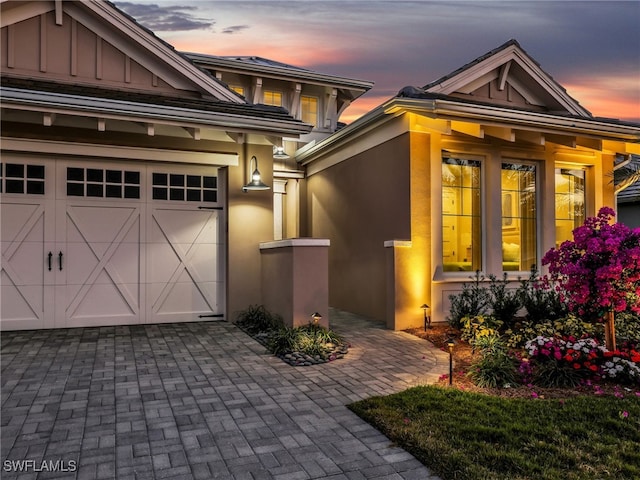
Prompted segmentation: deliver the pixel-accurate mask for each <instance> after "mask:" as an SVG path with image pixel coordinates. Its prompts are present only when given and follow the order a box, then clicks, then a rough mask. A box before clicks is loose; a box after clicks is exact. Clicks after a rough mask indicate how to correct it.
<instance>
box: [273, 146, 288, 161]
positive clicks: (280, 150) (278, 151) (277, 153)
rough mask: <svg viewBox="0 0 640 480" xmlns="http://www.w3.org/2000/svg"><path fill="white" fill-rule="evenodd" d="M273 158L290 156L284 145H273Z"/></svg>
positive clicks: (279, 158)
mask: <svg viewBox="0 0 640 480" xmlns="http://www.w3.org/2000/svg"><path fill="white" fill-rule="evenodd" d="M273 158H275V159H276V160H286V159H287V158H289V155H287V154H286V153H285V151H284V147H276V146H274V147H273Z"/></svg>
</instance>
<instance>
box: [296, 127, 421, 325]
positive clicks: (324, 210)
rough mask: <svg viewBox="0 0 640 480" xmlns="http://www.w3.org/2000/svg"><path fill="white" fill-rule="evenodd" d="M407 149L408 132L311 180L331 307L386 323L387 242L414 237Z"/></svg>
mask: <svg viewBox="0 0 640 480" xmlns="http://www.w3.org/2000/svg"><path fill="white" fill-rule="evenodd" d="M409 150H410V141H409V135H408V134H405V135H402V136H400V137H397V138H395V139H393V140H390V141H388V142H385V143H383V144H381V145H378V146H376V147H374V148H371V149H369V150H366V151H364V152H362V153H360V154H358V155H356V156H354V157H352V158H350V159H349V161H346V162H342V163H339V164H337V165H334V166H332V167H330V168H328V169H326V170H323V171H321V172H319V173H317V174H315V175H312V176H311V177H310V178H309V179H308V181H307V212H306V214H307V215H306V219H307V225H308V232H309V234H310V235H311V236H313V237H316V238H328V239H330V240H331V247H330V248H329V302H330V304H331V305H332V306H333V307H337V308H341V309H344V310H348V311H353V312H358V313H361V314H363V315H367V316H369V317H372V318H375V319H378V320H381V321H382V320H385V309H386V301H385V295H386V293H385V292H386V282H385V276H386V274H385V250H384V242H385V241H387V240H393V239H404V240H408V239H409V238H410V235H411V222H410V211H411V210H410V186H409V185H410V183H409V161H410V160H409V159H410V155H409Z"/></svg>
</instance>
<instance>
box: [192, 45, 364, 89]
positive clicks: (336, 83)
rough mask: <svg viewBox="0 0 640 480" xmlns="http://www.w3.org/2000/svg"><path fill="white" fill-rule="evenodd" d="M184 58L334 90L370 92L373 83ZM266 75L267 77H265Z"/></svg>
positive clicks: (215, 59) (237, 62) (222, 60)
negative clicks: (346, 89)
mask: <svg viewBox="0 0 640 480" xmlns="http://www.w3.org/2000/svg"><path fill="white" fill-rule="evenodd" d="M185 55H186V56H188V57H189V58H191V59H192V60H193V61H195V62H198V63H201V64H203V65H205V66H207V67H209V68H211V67H217V66H219V67H222V68H224V69H226V70H228V71H231V72H233V73H243V74H247V75H252V76H260V75H259V74H261V75H262V76H269V75H270V76H272V77H273V78H278V79H282V80H288V81H300V80H304V81H306V82H307V83H317V84H319V85H328V86H331V87H336V88H350V89H357V90H363V91H367V90H370V89H371V88H372V87H373V85H374V82H370V81H367V80H357V79H353V78H347V77H340V76H336V75H327V74H323V73H318V72H314V71H312V70H305V69H295V68H294V69H289V68H285V67H277V66H275V65H274V66H270V65H257V64H250V63H247V62H244V61H242V60H234V59H229V58H220V57H213V58H212V57H211V56H208V55H204V54H198V53H185ZM265 74H267V75H265Z"/></svg>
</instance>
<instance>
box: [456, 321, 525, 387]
mask: <svg viewBox="0 0 640 480" xmlns="http://www.w3.org/2000/svg"><path fill="white" fill-rule="evenodd" d="M473 346H474V348H476V349H477V350H478V351H479V352H480V358H479V359H478V360H476V361H475V362H473V363H472V364H471V367H470V368H469V372H468V373H467V376H468V377H469V378H470V379H471V380H472V381H473V383H475V384H476V385H477V386H479V387H481V388H498V387H504V386H510V385H516V384H517V383H518V370H517V360H516V359H514V358H513V357H511V356H509V352H508V351H507V348H506V346H505V344H504V342H502V340H501V339H500V336H499V335H498V334H497V333H494V334H490V335H484V336H482V337H478V338H477V339H476V340H475V342H474V345H473Z"/></svg>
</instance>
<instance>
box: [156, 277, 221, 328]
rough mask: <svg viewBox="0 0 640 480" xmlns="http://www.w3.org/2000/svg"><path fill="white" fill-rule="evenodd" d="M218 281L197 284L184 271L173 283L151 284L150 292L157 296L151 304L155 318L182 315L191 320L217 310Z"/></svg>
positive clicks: (182, 317) (182, 318)
mask: <svg viewBox="0 0 640 480" xmlns="http://www.w3.org/2000/svg"><path fill="white" fill-rule="evenodd" d="M216 288H217V283H216V282H205V283H200V284H198V285H196V284H195V283H193V281H192V279H191V278H190V277H189V276H188V274H186V272H184V273H183V274H182V275H181V276H180V278H179V279H178V280H177V281H175V282H173V283H172V284H171V285H167V284H157V283H156V284H151V285H149V289H150V293H151V295H152V296H153V298H155V302H153V304H152V305H151V308H152V311H153V315H154V319H156V320H157V319H159V318H160V317H163V316H167V315H181V316H180V317H176V321H178V320H177V319H178V318H180V319H181V320H184V319H185V318H184V316H186V317H187V319H189V320H196V319H197V315H199V314H210V313H212V312H217V311H218V309H219V305H218V303H217V301H216V294H215V292H216Z"/></svg>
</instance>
